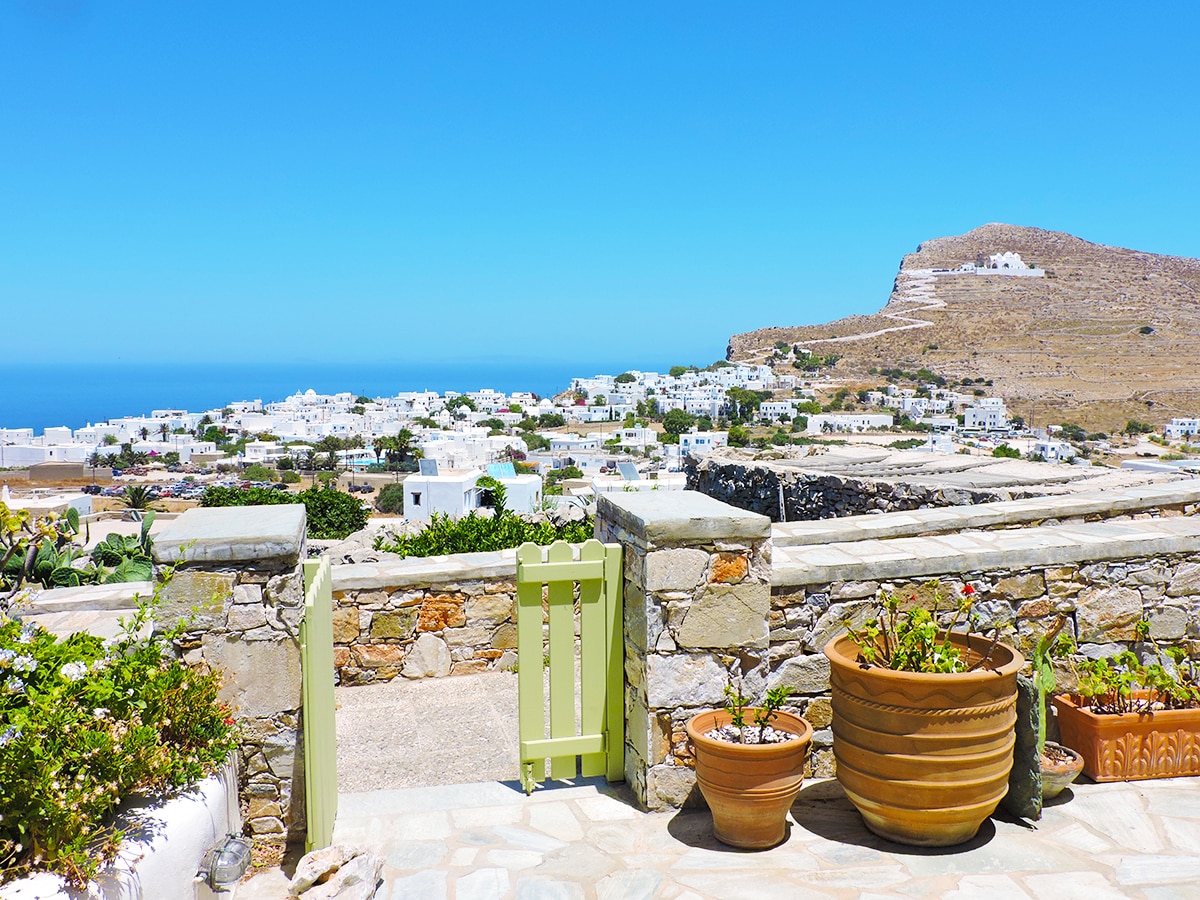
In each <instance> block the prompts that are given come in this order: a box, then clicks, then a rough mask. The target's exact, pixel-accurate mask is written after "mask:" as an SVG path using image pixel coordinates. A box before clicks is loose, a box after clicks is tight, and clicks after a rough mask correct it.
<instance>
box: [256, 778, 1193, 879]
mask: <svg viewBox="0 0 1200 900" xmlns="http://www.w3.org/2000/svg"><path fill="white" fill-rule="evenodd" d="M340 803H341V806H340V811H339V814H338V819H337V824H336V826H335V830H334V839H335V841H337V842H345V843H358V844H364V845H366V846H367V847H368V848H370V849H371V850H373V851H374V852H376V853H378V854H380V855H381V856H382V857H383V858H384V861H385V867H384V874H385V884H384V889H382V890H381V891H380V892H379V893H378V894H377V895H376V897H377V898H378V900H385V898H386V900H401V898H403V900H426V898H428V900H443V898H445V900H449V898H456V900H475V898H480V900H482V898H494V900H505V898H515V900H542V898H559V897H566V898H598V900H599V898H603V900H608V898H614V900H615V898H622V900H623V898H647V900H649V898H665V900H694V898H721V900H738V898H748V900H749V898H753V900H758V898H762V897H832V898H850V897H865V898H885V897H886V898H898V897H938V898H956V900H957V898H978V897H988V898H990V897H1015V898H1038V900H1040V898H1047V900H1062V898H1071V897H1080V898H1087V900H1101V898H1107V897H1114V898H1115V897H1120V898H1159V897H1172V898H1188V897H1200V854H1198V849H1200V779H1194V778H1191V779H1188V778H1185V779H1168V780H1163V781H1146V782H1133V783H1119V784H1105V785H1098V784H1084V785H1079V786H1077V787H1076V788H1074V789H1073V791H1069V792H1067V793H1064V795H1063V796H1062V799H1061V800H1060V801H1053V805H1051V806H1049V807H1048V808H1047V810H1046V812H1045V815H1044V817H1043V819H1042V821H1041V822H1039V823H1037V826H1036V828H1030V827H1027V826H1026V825H1025V824H1023V823H1020V822H1018V821H1017V820H1012V819H1006V818H994V819H991V820H989V821H987V822H985V823H984V826H983V828H982V829H981V830H980V833H979V834H978V835H977V836H976V838H975V839H973V840H972V841H970V842H968V843H966V844H964V845H961V846H959V847H955V848H941V849H922V848H911V847H904V846H901V845H898V844H893V843H891V842H889V841H885V840H883V839H882V838H879V837H876V836H875V835H873V834H871V833H870V832H869V831H867V830H866V828H865V826H864V825H863V823H862V820H861V818H860V817H859V815H858V813H857V811H855V810H854V808H853V807H852V806H851V805H850V803H849V802H848V801H847V800H846V799H845V796H844V794H843V793H842V790H841V788H840V786H839V785H838V784H837V782H836V781H814V782H810V783H809V784H807V785H806V786H805V787H804V789H803V790H802V792H801V795H800V798H799V799H798V800H797V802H796V805H795V806H793V808H792V820H793V824H792V826H791V830H790V834H789V837H788V839H787V840H786V841H785V842H784V843H783V844H781V845H780V846H778V847H775V848H773V849H771V850H768V851H763V852H758V853H751V852H744V851H737V850H732V849H730V848H727V847H725V846H724V845H722V844H720V843H719V842H717V841H716V840H715V839H714V838H713V837H712V833H711V819H710V817H709V814H708V812H707V811H701V810H687V811H682V812H666V813H643V812H640V811H638V810H637V809H636V808H634V806H633V805H632V804H631V802H630V800H629V799H628V796H627V794H626V793H625V791H624V788H623V786H620V785H616V786H609V785H607V784H605V783H604V781H603V780H602V779H597V780H594V781H593V780H587V781H584V782H581V783H578V784H575V785H556V786H552V787H548V788H547V789H544V790H539V791H538V792H536V793H535V794H534V795H533V796H532V797H526V796H525V795H524V794H523V793H522V792H521V791H520V789H519V787H518V785H517V784H516V783H515V782H507V783H497V782H492V783H484V784H464V785H453V786H445V787H429V788H412V789H408V790H398V791H376V792H370V793H363V794H343V795H342V797H341V801H340ZM239 896H241V895H240V892H239ZM248 896H249V895H248ZM254 896H256V897H258V896H261V897H264V898H265V897H267V896H268V895H267V894H265V893H264V894H255V895H254Z"/></svg>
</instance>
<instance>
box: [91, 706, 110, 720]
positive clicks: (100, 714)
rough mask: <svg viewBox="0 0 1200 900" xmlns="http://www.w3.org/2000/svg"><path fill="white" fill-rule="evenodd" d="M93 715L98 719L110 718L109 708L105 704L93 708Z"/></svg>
mask: <svg viewBox="0 0 1200 900" xmlns="http://www.w3.org/2000/svg"><path fill="white" fill-rule="evenodd" d="M92 715H93V716H95V717H96V718H97V719H107V718H108V710H107V709H105V708H104V707H103V706H97V707H96V708H95V709H93V710H92Z"/></svg>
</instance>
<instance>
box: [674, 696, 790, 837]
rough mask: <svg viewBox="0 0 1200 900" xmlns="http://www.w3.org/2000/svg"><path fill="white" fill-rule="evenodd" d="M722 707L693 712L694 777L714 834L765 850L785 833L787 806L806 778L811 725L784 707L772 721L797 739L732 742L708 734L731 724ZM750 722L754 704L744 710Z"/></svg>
mask: <svg viewBox="0 0 1200 900" xmlns="http://www.w3.org/2000/svg"><path fill="white" fill-rule="evenodd" d="M729 721H730V716H729V713H728V712H727V711H725V710H723V709H718V710H713V711H712V712H706V713H700V714H699V715H695V716H692V718H691V719H689V720H688V723H687V733H688V739H689V740H690V741H691V745H692V754H693V756H694V757H695V760H696V783H697V784H699V786H700V792H701V793H702V794H703V795H704V799H705V800H707V801H708V806H709V809H711V810H712V816H713V834H715V835H716V837H717V840H719V841H721V842H722V843H724V844H729V845H730V846H732V847H741V848H743V849H748V850H761V849H765V848H767V847H774V846H775V845H776V844H778V843H779V842H780V841H782V840H783V839H784V838H785V837H786V836H787V811H788V810H789V809H791V807H792V803H793V802H794V801H795V799H796V795H797V794H798V793H800V785H801V784H802V783H803V781H804V761H805V759H806V758H807V756H808V745H809V743H810V742H811V740H812V726H811V725H809V724H808V722H806V721H805V720H804V719H802V718H800V717H799V716H794V715H792V714H791V713H786V712H780V713H777V714H776V717H775V718H774V719H772V721H771V727H772V728H775V729H776V730H778V731H789V732H791V733H792V734H794V735H796V736H797V739H796V740H792V741H783V742H782V743H778V744H731V743H728V742H727V741H718V740H714V739H713V738H710V737H708V732H709V731H712V730H713V729H714V728H720V727H721V726H723V725H728V724H729ZM746 721H747V722H752V721H754V719H753V710H750V709H747V710H746Z"/></svg>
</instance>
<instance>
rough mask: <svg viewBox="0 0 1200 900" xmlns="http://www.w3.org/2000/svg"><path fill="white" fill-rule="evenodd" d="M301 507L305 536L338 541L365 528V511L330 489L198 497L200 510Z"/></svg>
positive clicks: (211, 492) (225, 491) (215, 492)
mask: <svg viewBox="0 0 1200 900" xmlns="http://www.w3.org/2000/svg"><path fill="white" fill-rule="evenodd" d="M280 503H303V504H304V508H305V511H306V513H307V519H308V536H309V537H312V538H318V539H332V540H340V539H342V538H344V537H347V536H349V535H351V534H353V533H354V532H356V531H361V530H362V529H363V528H365V527H366V525H367V511H366V510H365V509H363V508H362V504H361V503H360V502H359V501H358V500H356V499H355V498H354V497H352V496H350V495H349V494H346V493H343V492H342V491H339V490H336V489H335V488H334V487H333V486H332V485H330V486H329V487H323V488H309V489H308V490H307V491H301V492H300V493H298V494H293V493H290V492H289V491H281V490H277V489H275V488H247V489H245V490H242V489H241V488H225V487H216V486H213V487H210V488H208V489H206V490H205V491H204V494H203V495H202V496H201V497H200V505H201V506H273V505H276V504H280Z"/></svg>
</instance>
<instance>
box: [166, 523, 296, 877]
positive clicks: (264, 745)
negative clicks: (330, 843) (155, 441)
mask: <svg viewBox="0 0 1200 900" xmlns="http://www.w3.org/2000/svg"><path fill="white" fill-rule="evenodd" d="M304 542H305V510H304V506H303V505H300V504H292V505H286V506H259V507H230V508H223V509H193V510H189V511H188V512H186V513H184V514H183V515H181V516H180V517H179V518H178V519H177V520H175V521H174V522H171V523H170V524H169V525H168V526H167V527H166V528H164V529H163V530H162V531H161V532H160V533H159V534H158V535H157V537H156V538H155V544H154V555H155V560H156V562H158V563H160V564H164V565H172V564H178V565H180V568H178V569H177V571H176V572H175V573H174V575H173V576H172V577H171V579H170V580H169V581H168V582H166V583H165V584H164V585H163V587H162V591H161V598H162V606H161V608H160V610H159V612H158V613H157V615H156V617H155V626H156V627H163V628H167V627H171V626H172V625H174V624H175V623H176V622H177V621H178V620H179V619H180V618H183V617H189V624H188V626H187V630H186V632H185V633H184V634H183V635H182V636H181V638H180V639H179V647H180V650H181V651H182V653H183V657H184V659H185V660H186V661H187V662H189V663H193V664H195V663H200V662H206V663H208V664H210V665H212V666H214V667H215V668H218V669H219V670H221V671H223V672H224V673H225V676H226V680H225V684H224V686H223V687H222V699H224V700H226V701H227V702H229V703H230V704H231V706H233V708H234V709H235V710H236V712H237V715H238V718H239V720H240V722H241V723H242V729H243V730H242V741H241V745H240V747H239V754H240V765H239V770H240V773H241V780H242V784H241V790H240V796H241V803H242V809H243V817H244V819H245V821H246V827H247V830H248V831H249V832H250V834H252V835H253V836H254V837H255V839H256V845H257V846H256V850H258V851H259V853H260V858H262V859H264V860H270V859H275V858H277V857H281V855H282V852H283V846H284V845H285V844H287V843H295V842H300V841H302V840H303V839H304V835H305V828H306V823H305V810H304V753H303V732H302V730H301V729H302V726H301V721H300V715H301V711H300V708H301V702H302V696H301V695H302V683H301V672H300V641H299V632H300V622H301V620H302V619H303V617H304V575H303V570H302V568H301V564H302V560H303V559H304V556H305V553H304Z"/></svg>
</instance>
